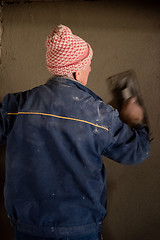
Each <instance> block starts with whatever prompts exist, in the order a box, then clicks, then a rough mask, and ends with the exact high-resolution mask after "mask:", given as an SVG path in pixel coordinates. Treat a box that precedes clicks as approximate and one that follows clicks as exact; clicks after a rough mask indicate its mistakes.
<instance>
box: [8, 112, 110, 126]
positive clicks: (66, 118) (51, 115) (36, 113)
mask: <svg viewBox="0 0 160 240" xmlns="http://www.w3.org/2000/svg"><path fill="white" fill-rule="evenodd" d="M7 114H8V115H23V114H27V115H28V114H32V115H42V116H49V117H55V118H60V119H65V120H71V121H77V122H83V123H87V124H90V125H93V126H95V127H98V128H102V129H105V130H107V131H109V129H108V128H106V127H103V126H99V125H96V124H94V123H91V122H88V121H85V120H81V119H77V118H70V117H63V116H58V115H54V114H49V113H38V112H17V113H7Z"/></svg>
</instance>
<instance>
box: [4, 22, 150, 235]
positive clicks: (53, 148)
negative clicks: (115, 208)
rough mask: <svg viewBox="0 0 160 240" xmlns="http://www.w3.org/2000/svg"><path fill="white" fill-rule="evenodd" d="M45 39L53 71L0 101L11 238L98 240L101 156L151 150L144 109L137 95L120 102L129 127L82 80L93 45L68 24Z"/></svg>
mask: <svg viewBox="0 0 160 240" xmlns="http://www.w3.org/2000/svg"><path fill="white" fill-rule="evenodd" d="M46 46H47V53H46V61H47V67H48V69H49V71H50V72H51V73H52V74H53V77H52V78H51V79H50V80H49V81H48V82H47V83H46V84H44V85H41V86H38V87H36V88H33V89H31V90H28V91H25V92H20V93H15V94H8V95H7V96H6V97H5V98H4V100H3V102H2V104H1V106H0V143H1V144H5V143H6V183H5V190H4V194H5V206H6V209H7V213H8V216H9V218H10V220H11V224H12V225H13V226H14V227H15V239H16V240H28V239H30V240H42V239H43V240H44V239H48V240H49V239H50V240H51V239H52V240H60V239H61V240H67V239H68V240H99V239H100V236H101V228H102V222H103V219H104V217H105V216H106V176H105V169H104V165H103V162H102V159H101V155H104V156H107V157H108V158H110V159H113V160H114V161H117V162H119V163H123V164H136V163H139V162H142V161H143V160H145V159H146V158H147V157H148V155H149V138H148V132H147V129H146V128H145V127H143V126H141V122H142V119H143V110H142V109H141V107H140V106H139V105H137V104H136V102H135V99H134V98H133V99H130V100H129V101H128V102H127V103H125V106H124V108H123V109H122V117H123V119H124V121H125V122H126V123H127V124H128V125H131V126H132V127H129V126H128V125H127V124H125V123H123V122H122V121H121V120H120V119H119V114H118V112H117V111H116V110H114V109H113V108H112V107H111V106H109V105H106V104H105V103H104V102H103V101H102V100H101V99H100V98H99V97H98V96H97V95H96V94H94V93H93V92H92V91H90V90H89V89H88V88H86V87H85V85H86V84H87V80H88V75H89V72H90V71H91V67H90V64H91V59H92V55H93V52H92V49H91V47H90V45H89V44H88V43H86V42H85V41H84V40H83V39H81V38H79V37H78V36H75V35H73V34H72V32H71V30H70V29H69V28H68V27H66V26H64V25H59V26H58V27H57V28H56V29H54V31H53V32H52V33H51V34H50V35H49V36H48V38H47V42H46ZM135 122H136V124H135Z"/></svg>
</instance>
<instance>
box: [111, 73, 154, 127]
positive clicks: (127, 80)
mask: <svg viewBox="0 0 160 240" xmlns="http://www.w3.org/2000/svg"><path fill="white" fill-rule="evenodd" d="M107 82H108V85H109V89H110V91H111V93H112V95H113V101H112V103H111V105H112V106H113V107H114V108H117V110H118V111H120V110H121V108H122V104H123V101H125V100H127V99H129V98H131V97H136V101H137V103H138V104H139V105H140V106H142V108H143V109H144V119H143V123H142V124H143V125H144V126H147V127H148V130H149V120H148V115H147V111H146V108H145V106H144V102H143V99H142V95H141V93H140V88H139V86H138V82H137V77H136V74H135V72H134V70H129V71H126V72H122V73H119V74H116V75H113V76H111V77H109V78H108V79H107ZM149 132H150V131H149Z"/></svg>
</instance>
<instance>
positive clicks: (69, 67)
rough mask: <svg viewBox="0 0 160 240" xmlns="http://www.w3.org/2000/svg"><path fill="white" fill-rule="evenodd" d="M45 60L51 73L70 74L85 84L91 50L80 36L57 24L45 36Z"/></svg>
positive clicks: (91, 54)
mask: <svg viewBox="0 0 160 240" xmlns="http://www.w3.org/2000/svg"><path fill="white" fill-rule="evenodd" d="M46 47H47V52H46V62H47V67H48V70H49V71H50V72H51V73H52V74H53V75H61V76H71V77H72V78H74V79H75V80H77V81H79V82H81V83H82V84H83V85H86V84H87V80H88V75H89V72H90V71H91V67H90V64H91V60H92V56H93V51H92V48H91V47H90V45H89V44H88V43H87V42H85V41H84V40H83V39H82V38H80V37H78V36H76V35H73V34H72V32H71V30H70V29H69V28H68V27H66V26H64V25H59V26H57V27H56V28H55V29H54V30H53V32H52V33H51V34H50V35H49V36H48V37H47V41H46Z"/></svg>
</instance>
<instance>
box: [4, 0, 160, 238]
mask: <svg viewBox="0 0 160 240" xmlns="http://www.w3.org/2000/svg"><path fill="white" fill-rule="evenodd" d="M159 10H160V8H159V6H158V5H154V4H146V5H145V4H139V3H134V4H127V3H124V2H123V3H121V4H120V3H119V2H117V3H116V2H114V3H107V1H106V2H105V1H75V2H74V1H72V2H69V1H66V2H64V1H55V2H48V3H47V2H43V3H40V2H35V3H15V4H5V6H4V8H3V22H2V23H3V29H4V30H3V36H2V64H1V65H0V100H2V98H3V97H4V95H5V94H7V93H9V92H17V91H23V90H26V89H29V88H32V87H34V86H36V85H39V84H42V83H44V82H46V81H47V79H48V78H49V77H50V76H51V75H50V74H49V72H48V71H47V69H46V66H45V51H46V48H45V40H46V36H47V35H48V34H49V33H50V32H51V31H52V29H53V28H54V27H55V26H56V25H57V24H60V23H62V24H64V25H67V26H69V27H70V28H71V29H72V31H73V33H74V34H77V35H79V36H81V37H82V38H84V39H85V40H86V41H88V42H89V43H90V44H91V46H92V48H93V50H94V57H93V61H92V72H91V74H90V77H89V82H88V85H87V86H88V87H89V88H90V89H91V90H93V91H95V93H97V94H98V95H99V96H100V97H101V98H103V100H104V101H105V102H106V103H107V102H110V101H111V94H110V92H109V90H108V88H107V82H106V79H107V78H108V77H109V76H111V75H113V74H116V73H119V72H123V71H126V70H129V69H134V70H135V72H136V74H137V77H138V82H139V85H140V89H141V93H142V96H143V99H144V102H145V106H146V109H147V112H148V115H149V119H150V124H151V130H152V133H153V136H154V141H153V142H152V145H151V155H150V158H149V159H147V160H146V161H145V162H143V163H142V164H139V165H135V166H125V165H120V164H117V163H115V162H113V161H111V160H109V159H107V158H104V162H105V165H106V169H107V184H108V216H107V218H106V220H105V222H104V230H103V232H104V233H103V235H104V236H103V237H104V240H128V239H129V240H153V239H154V240H158V239H160V190H159V186H160V147H159V145H160V137H159V136H160V110H159V105H160V14H159ZM4 156H5V153H4V148H2V147H1V148H0V183H1V186H0V187H1V188H0V193H1V195H0V209H1V214H0V226H1V227H0V238H1V239H2V240H12V239H13V229H12V228H11V227H10V224H9V220H8V218H7V215H6V213H5V210H4V203H3V183H4V171H5V170H4V168H5V167H4V159H5V157H4Z"/></svg>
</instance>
